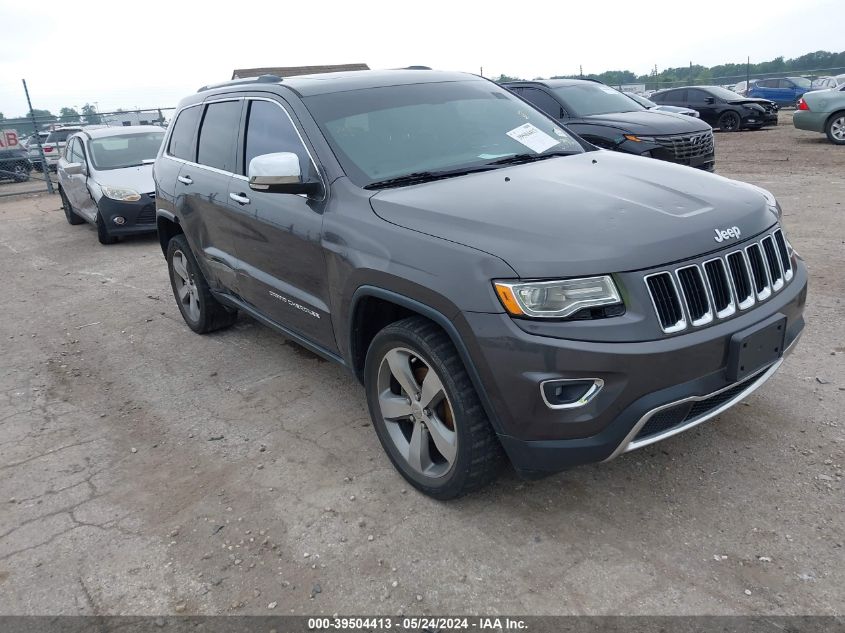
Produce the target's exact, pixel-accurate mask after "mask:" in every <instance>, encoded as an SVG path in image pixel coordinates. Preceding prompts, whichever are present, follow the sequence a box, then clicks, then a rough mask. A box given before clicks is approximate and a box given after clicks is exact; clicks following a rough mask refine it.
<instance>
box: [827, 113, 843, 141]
mask: <svg viewBox="0 0 845 633" xmlns="http://www.w3.org/2000/svg"><path fill="white" fill-rule="evenodd" d="M824 131H825V134H827V139H828V140H829V141H830V142H831V143H833V144H834V145H845V112H837V113H836V114H834V115H833V116H832V117H830V118H829V119H828V120H827V125H826V126H825V130H824Z"/></svg>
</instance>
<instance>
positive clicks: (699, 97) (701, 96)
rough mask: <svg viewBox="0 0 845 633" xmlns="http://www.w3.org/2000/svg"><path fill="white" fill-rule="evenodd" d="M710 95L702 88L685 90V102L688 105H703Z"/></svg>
mask: <svg viewBox="0 0 845 633" xmlns="http://www.w3.org/2000/svg"><path fill="white" fill-rule="evenodd" d="M709 96H710V95H709V94H707V93H706V92H704V91H703V90H693V89H690V90H687V103H689V104H690V105H705V104H706V103H707V98H708V97H709Z"/></svg>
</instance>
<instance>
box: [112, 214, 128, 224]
mask: <svg viewBox="0 0 845 633" xmlns="http://www.w3.org/2000/svg"><path fill="white" fill-rule="evenodd" d="M112 222H114V223H115V224H117V225H118V226H123V225H124V224H126V218H124V217H123V216H122V215H116V216H114V217H113V218H112Z"/></svg>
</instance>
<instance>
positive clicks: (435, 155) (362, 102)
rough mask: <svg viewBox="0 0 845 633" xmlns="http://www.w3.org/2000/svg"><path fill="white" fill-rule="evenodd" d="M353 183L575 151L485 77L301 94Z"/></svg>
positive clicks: (575, 145)
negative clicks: (305, 95) (310, 95)
mask: <svg viewBox="0 0 845 633" xmlns="http://www.w3.org/2000/svg"><path fill="white" fill-rule="evenodd" d="M304 101H305V102H306V104H307V105H308V109H309V111H310V112H311V114H312V115H313V116H314V119H315V120H316V122H317V124H318V125H319V126H320V129H321V130H322V131H323V134H324V135H325V137H326V139H327V140H328V142H329V145H330V146H331V148H332V150H333V151H334V153H335V155H336V156H337V159H338V161H340V163H341V165H342V167H343V169H344V171H345V172H346V174H347V175H348V176H349V178H350V179H351V180H352V182H354V183H355V184H357V185H358V186H361V187H365V186H367V185H370V184H373V183H376V182H379V181H384V180H387V179H390V178H399V177H403V176H407V175H410V174H420V173H423V172H425V173H429V172H438V171H447V170H448V171H454V170H458V171H459V170H461V169H463V168H466V169H468V170H472V169H474V168H480V167H482V166H485V165H490V164H491V163H493V162H495V161H497V160H502V159H506V158H509V157H516V156H520V155H525V154H529V155H531V156H542V155H546V154H549V155H552V154H554V153H555V152H567V153H580V152H583V151H584V150H583V148H582V146H581V144H580V143H579V142H578V141H576V140H575V138H574V137H573V136H572V135H570V134H569V133H567V132H566V131H565V130H564V129H563V128H562V127H560V126H559V125H557V124H556V123H555V122H554V121H552V120H551V119H549V118H548V117H547V116H545V115H543V114H541V113H540V112H538V111H537V110H535V109H534V108H532V107H531V106H530V105H528V104H526V103H525V102H524V101H522V100H520V99H518V98H516V97H514V96H513V95H512V94H511V93H510V92H508V91H506V90H505V89H503V88H500V87H498V86H496V85H495V84H492V83H490V82H487V81H482V80H477V79H476V80H468V81H451V82H442V83H424V84H410V85H401V86H386V87H379V88H368V89H363V90H351V91H348V92H337V93H332V94H323V95H315V96H312V97H306V98H305V99H304Z"/></svg>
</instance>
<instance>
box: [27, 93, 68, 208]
mask: <svg viewBox="0 0 845 633" xmlns="http://www.w3.org/2000/svg"><path fill="white" fill-rule="evenodd" d="M21 81H22V82H23V91H24V92H25V93H26V104H27V105H28V106H29V117H30V118H31V119H32V127H33V128H34V130H35V137H36V138H37V139H38V141H37V143H38V153H39V154H41V172H42V173H43V174H44V180H45V181H46V183H47V191H48V192H49V193H53V180H52V179H51V178H50V168H49V167H47V157H46V156H44V148H43V147H42V146H41V137H40V136H38V122H37V121H36V120H35V112H33V111H32V101H30V100H29V88H27V87H26V79H21ZM58 148H59V144H58V143H56V149H58Z"/></svg>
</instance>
